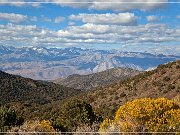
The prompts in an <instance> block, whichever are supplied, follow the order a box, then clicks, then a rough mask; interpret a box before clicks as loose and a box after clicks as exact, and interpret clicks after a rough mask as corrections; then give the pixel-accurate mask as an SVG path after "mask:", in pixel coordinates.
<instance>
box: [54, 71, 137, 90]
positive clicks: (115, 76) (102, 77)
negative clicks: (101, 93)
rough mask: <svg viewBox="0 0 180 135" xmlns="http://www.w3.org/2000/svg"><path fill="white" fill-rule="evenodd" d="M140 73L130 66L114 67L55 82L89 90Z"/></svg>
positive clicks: (75, 75) (71, 76)
mask: <svg viewBox="0 0 180 135" xmlns="http://www.w3.org/2000/svg"><path fill="white" fill-rule="evenodd" d="M139 73H140V71H138V70H133V69H129V68H113V69H109V70H106V71H102V72H98V73H94V74H90V75H78V74H74V75H70V76H69V77H67V78H64V79H57V80H55V81H54V82H55V83H58V84H61V85H63V86H67V87H71V88H76V89H81V90H85V91H87V90H92V89H94V88H97V87H104V86H107V85H110V84H113V83H115V82H117V81H120V80H123V79H126V78H129V77H132V76H135V75H137V74H139Z"/></svg>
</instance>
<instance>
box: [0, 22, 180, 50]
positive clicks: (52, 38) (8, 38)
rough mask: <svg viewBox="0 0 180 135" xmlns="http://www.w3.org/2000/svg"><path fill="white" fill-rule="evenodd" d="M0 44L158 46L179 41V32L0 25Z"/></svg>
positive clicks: (151, 26) (157, 27) (163, 28)
mask: <svg viewBox="0 0 180 135" xmlns="http://www.w3.org/2000/svg"><path fill="white" fill-rule="evenodd" d="M0 41H1V43H0V44H3V45H6V44H7V45H14V44H16V45H23V46H26V45H27V46H28V45H45V46H46V45H47V46H49V45H54V46H58V45H65V46H66V45H77V44H78V45H85V44H91V45H96V44H117V45H129V46H131V45H133V44H138V45H139V46H140V47H141V46H143V44H147V43H148V44H150V45H152V46H153V45H155V44H157V43H162V44H163V43H166V44H167V43H171V42H180V29H177V28H176V29H172V28H168V26H167V25H163V24H146V25H138V26H120V25H96V24H90V23H87V24H84V25H81V26H68V27H67V28H66V29H62V30H58V31H54V30H49V29H44V28H38V27H36V26H35V25H27V26H26V25H15V24H11V23H10V24H7V25H0Z"/></svg>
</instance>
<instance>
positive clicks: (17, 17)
mask: <svg viewBox="0 0 180 135" xmlns="http://www.w3.org/2000/svg"><path fill="white" fill-rule="evenodd" d="M27 19H28V17H27V16H26V15H21V14H14V13H0V20H6V21H9V22H13V23H19V22H23V21H26V20H27Z"/></svg>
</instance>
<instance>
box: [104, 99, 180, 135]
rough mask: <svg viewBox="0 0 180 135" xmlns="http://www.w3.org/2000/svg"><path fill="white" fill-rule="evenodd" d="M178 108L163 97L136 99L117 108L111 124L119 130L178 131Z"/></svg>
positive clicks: (179, 116)
mask: <svg viewBox="0 0 180 135" xmlns="http://www.w3.org/2000/svg"><path fill="white" fill-rule="evenodd" d="M179 110H180V109H179V106H178V105H177V104H175V103H174V102H173V101H171V100H168V99H165V98H158V99H150V98H143V99H136V100H134V101H131V102H127V103H126V104H124V105H123V106H121V107H120V108H119V109H118V110H117V112H116V115H115V118H114V120H113V122H111V125H116V126H117V125H118V126H119V131H121V132H141V131H147V130H148V131H151V132H166V131H180V129H179V127H180V112H179ZM103 123H107V122H106V121H105V122H103ZM106 127H108V125H106Z"/></svg>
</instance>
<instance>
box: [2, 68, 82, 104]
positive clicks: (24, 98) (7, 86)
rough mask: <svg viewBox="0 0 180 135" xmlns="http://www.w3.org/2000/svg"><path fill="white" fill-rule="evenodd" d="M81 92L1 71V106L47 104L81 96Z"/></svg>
mask: <svg viewBox="0 0 180 135" xmlns="http://www.w3.org/2000/svg"><path fill="white" fill-rule="evenodd" d="M80 92H81V90H76V89H73V88H66V87H63V86H61V85H58V84H54V83H49V82H43V81H35V80H32V79H28V78H23V77H20V76H16V75H11V74H8V73H5V72H2V71H0V93H1V94H0V99H1V100H0V105H1V104H6V103H12V102H22V103H26V104H30V105H31V104H32V103H35V104H46V103H50V102H52V101H57V100H62V99H65V98H67V97H69V96H74V95H76V94H79V93H80Z"/></svg>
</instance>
